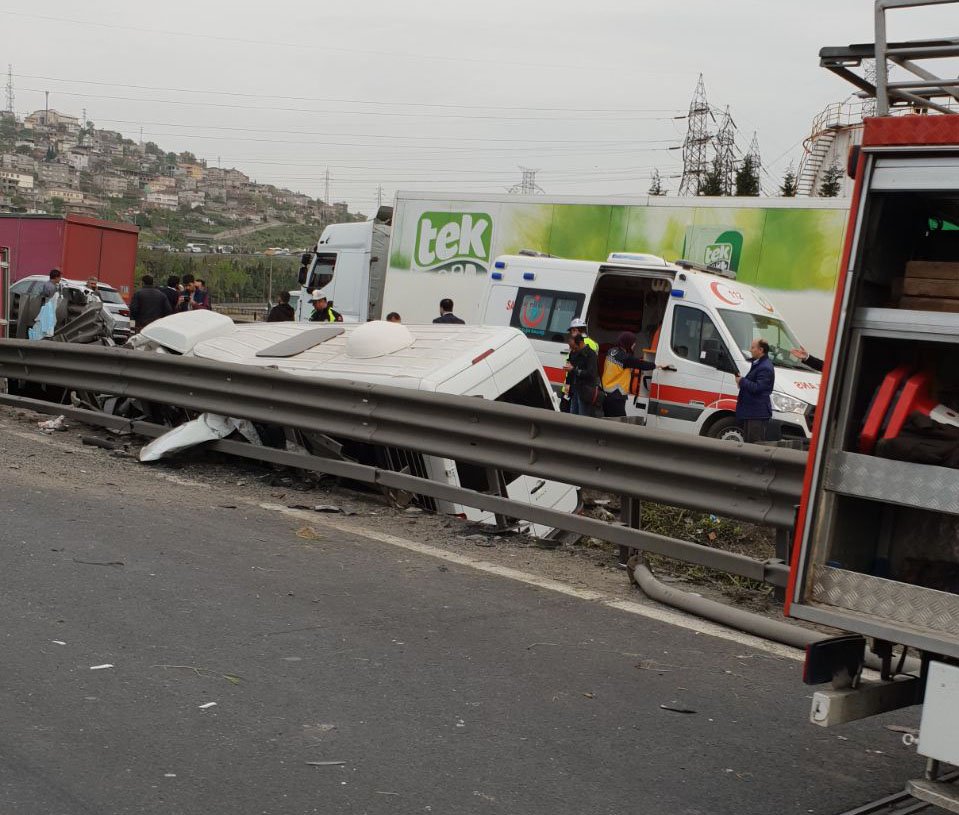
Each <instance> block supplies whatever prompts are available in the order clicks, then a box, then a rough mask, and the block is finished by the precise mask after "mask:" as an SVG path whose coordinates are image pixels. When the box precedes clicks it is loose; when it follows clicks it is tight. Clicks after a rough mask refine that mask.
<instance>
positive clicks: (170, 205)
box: [144, 191, 180, 210]
mask: <svg viewBox="0 0 959 815" xmlns="http://www.w3.org/2000/svg"><path fill="white" fill-rule="evenodd" d="M144 206H145V207H146V208H148V209H149V208H153V209H169V210H176V209H177V208H178V207H179V206H180V196H178V195H177V194H176V192H162V191H157V192H153V191H151V192H148V193H147V194H146V197H145V198H144Z"/></svg>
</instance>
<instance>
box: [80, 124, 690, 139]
mask: <svg viewBox="0 0 959 815" xmlns="http://www.w3.org/2000/svg"><path fill="white" fill-rule="evenodd" d="M99 121H101V122H107V123H109V124H127V125H148V126H150V127H186V128H194V127H196V128H199V129H202V130H225V131H228V132H237V133H280V134H283V135H288V136H348V137H350V138H361V139H407V140H409V139H418V140H421V141H450V140H451V138H452V137H450V136H401V135H398V134H395V133H346V132H343V131H340V130H338V131H336V132H334V133H327V132H322V131H320V132H317V131H310V130H277V129H276V128H272V127H228V126H225V125H192V124H189V123H187V122H141V121H132V120H130V119H100V120H99ZM455 138H456V141H483V142H530V141H535V143H536V144H543V143H546V144H612V145H615V144H667V143H672V142H673V140H672V139H650V140H646V141H639V142H637V141H635V140H634V139H540V138H535V139H530V138H527V139H496V138H487V137H485V136H456V137H455Z"/></svg>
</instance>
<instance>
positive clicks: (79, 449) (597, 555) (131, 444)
mask: <svg viewBox="0 0 959 815" xmlns="http://www.w3.org/2000/svg"><path fill="white" fill-rule="evenodd" d="M49 418H50V417H49V416H44V415H41V414H37V413H34V412H33V411H29V410H21V409H16V408H8V407H0V477H3V478H12V479H16V481H18V482H19V483H22V484H23V486H24V487H25V488H29V487H30V486H31V485H37V486H47V487H48V486H56V487H58V488H60V489H62V490H64V491H67V492H72V493H76V494H78V496H79V495H84V496H87V497H95V496H96V495H106V494H109V495H114V496H115V495H121V496H122V495H131V496H133V495H136V496H141V497H142V496H148V497H150V498H151V499H153V500H156V501H157V502H158V503H159V504H161V505H164V506H177V505H183V504H184V503H186V504H188V505H191V506H197V507H205V508H209V509H210V510H211V511H214V512H222V513H224V514H229V513H231V512H236V511H237V509H239V508H241V507H243V506H248V505H260V504H265V503H269V504H276V505H281V506H285V507H291V508H297V509H301V510H305V511H307V512H309V513H310V514H311V515H315V517H316V523H317V524H318V525H322V523H323V521H324V518H326V519H332V518H335V519H336V520H337V521H338V522H340V523H343V522H349V523H350V524H351V525H352V524H354V523H355V525H356V526H357V528H358V531H361V530H362V529H367V530H373V531H376V532H381V533H386V534H390V535H395V536H399V537H403V538H408V539H410V540H413V541H417V542H420V543H427V544H429V545H431V546H435V547H440V548H444V549H448V550H450V551H455V552H459V553H461V554H464V555H468V556H470V557H479V558H482V559H483V560H485V561H488V562H491V563H495V564H498V565H502V566H508V567H510V568H513V569H519V570H521V571H525V572H531V573H533V574H536V575H538V576H540V577H544V578H549V579H552V580H556V581H559V582H561V583H565V584H567V585H569V586H572V587H575V588H577V589H585V590H590V591H595V592H599V593H602V594H604V595H607V596H609V597H613V598H620V599H626V600H632V601H640V602H642V601H644V597H643V596H642V594H641V593H640V592H639V591H638V590H636V589H635V588H634V587H632V586H631V585H630V583H629V581H628V579H627V576H626V573H625V571H624V570H623V569H622V568H620V566H619V565H618V563H617V552H616V548H615V547H614V546H612V545H611V544H609V543H607V542H604V541H600V540H597V539H593V538H590V539H583V540H581V541H580V542H579V543H577V544H572V545H571V544H564V545H563V546H560V547H559V548H557V549H543V548H540V547H539V546H538V545H537V544H536V543H535V542H534V541H532V540H531V539H530V538H528V537H527V536H525V535H496V534H494V533H492V532H491V531H490V530H489V529H488V528H484V527H480V526H477V525H475V524H471V523H468V522H466V521H464V520H462V519H460V518H456V517H449V516H441V515H434V514H430V513H427V512H422V511H420V510H417V509H415V508H411V509H405V510H403V509H396V508H394V507H392V506H390V505H389V504H388V503H387V501H386V500H385V498H384V497H383V496H382V495H380V494H379V493H373V492H363V491H360V490H358V489H354V488H352V487H351V486H348V485H344V484H340V483H339V482H338V481H337V480H335V479H332V478H320V479H315V478H312V477H304V476H303V474H301V473H298V472H294V471H290V470H288V469H278V468H274V467H271V466H267V465H261V464H258V463H256V462H248V461H240V460H237V459H231V458H228V457H226V456H222V455H218V454H214V453H208V452H195V451H194V452H189V453H186V454H182V455H180V456H178V457H177V458H175V459H170V460H165V461H163V462H158V463H155V464H149V465H146V464H141V463H139V461H137V458H136V454H137V452H138V450H139V447H140V444H141V443H143V442H144V440H143V439H140V438H137V437H123V438H121V437H118V436H116V435H114V434H112V433H110V432H108V431H106V430H103V429H102V428H95V427H90V426H87V425H83V424H80V423H77V422H73V421H69V420H68V421H67V422H66V425H67V429H66V430H63V431H58V432H53V433H50V434H47V433H44V432H42V431H41V430H40V429H39V427H38V423H40V422H42V421H46V420H48V419H49ZM84 439H86V440H87V441H90V440H92V439H98V440H101V442H102V443H103V444H104V445H107V446H112V445H117V447H116V449H106V447H98V446H90V445H89V444H85V443H84ZM585 497H586V501H587V504H588V505H592V506H591V508H590V509H589V510H588V513H589V514H591V515H593V516H595V517H599V518H601V519H603V520H611V519H612V518H613V517H614V516H615V514H616V512H617V511H618V499H616V498H613V497H610V496H602V495H600V494H593V493H589V494H587V495H586V496H585ZM597 501H598V502H599V503H595V502H597ZM317 506H326V507H335V508H336V510H337V511H336V512H335V513H331V514H326V513H325V512H314V511H313V508H314V507H317ZM301 518H302V516H301ZM643 524H644V528H648V529H650V530H652V531H655V532H661V533H664V534H680V535H681V536H682V537H684V538H686V539H689V540H696V541H697V542H701V543H707V544H708V545H716V546H719V547H722V548H727V549H732V550H735V551H742V552H745V553H748V554H750V555H752V556H754V557H769V556H771V554H772V552H771V543H770V541H769V539H768V534H767V533H765V531H763V530H757V529H756V528H754V527H750V526H749V525H744V524H736V523H732V522H729V521H723V520H720V519H713V518H711V517H710V516H703V515H700V514H697V513H689V512H684V511H681V510H675V509H672V508H665V507H657V506H653V505H644V507H643ZM277 525H278V526H277V528H278V530H280V529H283V530H286V531H285V532H284V534H289V535H294V534H296V531H297V529H298V528H301V527H303V526H304V525H308V521H307V522H304V521H303V520H302V519H300V520H297V519H293V518H290V517H284V516H278V517H277ZM654 565H655V567H656V569H657V573H658V574H659V575H660V576H661V578H662V579H664V580H667V581H669V582H675V583H679V584H681V587H682V588H685V589H687V590H690V591H694V592H696V593H699V594H703V595H704V596H709V597H713V598H715V599H722V600H724V601H725V602H728V603H732V604H736V605H744V606H747V607H749V608H750V609H751V610H755V611H760V612H762V613H764V614H767V615H769V616H780V615H779V611H778V604H775V603H774V602H773V601H772V598H771V592H770V590H769V589H768V587H763V586H758V585H756V584H752V583H750V582H749V581H744V580H740V579H737V578H730V577H729V576H726V575H721V574H717V573H709V572H707V571H705V570H702V569H698V568H694V567H689V566H687V565H684V564H678V563H675V562H669V561H666V560H665V559H662V558H657V559H654Z"/></svg>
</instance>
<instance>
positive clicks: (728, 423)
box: [706, 416, 746, 444]
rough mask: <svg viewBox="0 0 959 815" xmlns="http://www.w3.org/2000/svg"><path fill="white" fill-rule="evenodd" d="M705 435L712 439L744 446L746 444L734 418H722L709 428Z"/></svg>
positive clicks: (741, 430)
mask: <svg viewBox="0 0 959 815" xmlns="http://www.w3.org/2000/svg"><path fill="white" fill-rule="evenodd" d="M706 435H707V436H709V437H711V438H713V439H722V440H723V441H738V442H739V443H740V444H745V442H746V437H745V436H744V435H743V429H742V428H741V427H740V426H739V423H738V422H737V421H736V417H735V416H724V417H723V418H722V419H720V420H719V421H717V422H715V423H714V424H713V426H712V427H710V428H709V432H708V433H707V434H706Z"/></svg>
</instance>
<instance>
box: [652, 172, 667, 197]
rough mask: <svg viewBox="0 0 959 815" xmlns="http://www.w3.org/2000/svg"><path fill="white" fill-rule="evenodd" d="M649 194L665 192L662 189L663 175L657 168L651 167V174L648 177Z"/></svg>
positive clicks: (663, 193)
mask: <svg viewBox="0 0 959 815" xmlns="http://www.w3.org/2000/svg"><path fill="white" fill-rule="evenodd" d="M649 194H650V195H665V194H666V190H664V189H663V177H662V176H661V175H660V174H659V170H657V169H653V174H652V175H651V176H650V177H649Z"/></svg>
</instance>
